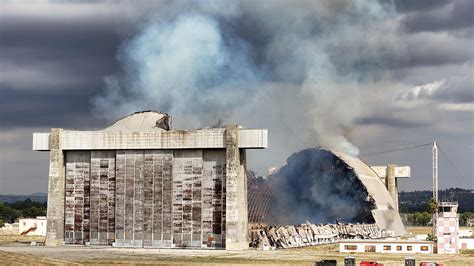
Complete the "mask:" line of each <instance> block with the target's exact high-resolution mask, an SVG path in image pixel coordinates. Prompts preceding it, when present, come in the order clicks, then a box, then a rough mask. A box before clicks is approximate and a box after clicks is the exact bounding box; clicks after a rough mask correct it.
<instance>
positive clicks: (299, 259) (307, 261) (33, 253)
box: [0, 236, 474, 266]
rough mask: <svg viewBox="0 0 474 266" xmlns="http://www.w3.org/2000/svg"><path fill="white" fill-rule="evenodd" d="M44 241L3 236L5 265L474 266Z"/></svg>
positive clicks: (456, 261)
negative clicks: (374, 264)
mask: <svg viewBox="0 0 474 266" xmlns="http://www.w3.org/2000/svg"><path fill="white" fill-rule="evenodd" d="M30 238H31V237H30ZM31 240H35V241H41V239H40V238H38V237H35V238H34V239H29V238H24V237H20V236H10V237H9V238H8V237H7V236H0V264H1V265H25V264H29V265H66V264H67V265H119V264H121V265H123V264H129V265H130V264H131V265H146V264H148V265H151V264H153V265H210V264H211V265H313V264H314V262H315V261H318V260H322V259H336V260H337V261H338V265H344V264H343V260H344V257H345V256H353V257H355V258H356V261H357V262H358V263H359V262H360V261H361V260H371V261H379V262H381V263H383V264H384V265H386V266H392V265H397V266H399V265H404V259H405V257H409V256H411V257H414V258H415V259H416V261H417V263H419V262H421V261H438V262H443V263H444V265H473V266H474V254H472V253H471V254H458V255H438V254H432V255H418V254H416V255H408V254H401V255H385V254H369V255H368V254H357V253H354V254H348V253H345V254H341V253H339V252H338V245H322V246H314V247H305V248H297V249H286V250H283V249H282V250H271V251H259V250H246V251H225V250H189V249H133V248H112V247H92V246H71V245H68V246H62V247H44V246H30V245H29V241H31Z"/></svg>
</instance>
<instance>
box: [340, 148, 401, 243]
mask: <svg viewBox="0 0 474 266" xmlns="http://www.w3.org/2000/svg"><path fill="white" fill-rule="evenodd" d="M333 153H334V154H335V155H336V156H337V157H338V158H339V159H341V160H342V161H344V162H345V163H346V164H347V165H348V166H350V167H351V168H352V169H353V170H354V172H355V173H356V174H357V176H358V177H359V179H360V181H361V182H362V183H363V184H364V186H365V187H366V189H367V192H368V193H369V195H370V196H371V197H372V198H373V200H374V201H375V206H376V209H374V210H372V215H373V217H374V220H375V222H376V223H377V225H378V226H379V228H381V229H385V230H388V231H393V232H394V233H395V235H397V236H400V235H404V234H405V233H406V232H405V227H404V226H403V223H402V220H401V218H400V214H399V213H398V211H397V210H396V208H395V207H394V206H395V203H394V202H393V200H392V197H391V196H390V193H389V192H388V190H387V189H386V188H385V185H384V184H383V182H382V180H381V179H380V177H379V176H378V175H377V174H376V173H375V171H374V170H372V168H370V166H368V165H367V164H366V163H364V162H362V161H361V160H360V159H358V158H355V157H352V156H349V155H346V154H344V153H340V152H333Z"/></svg>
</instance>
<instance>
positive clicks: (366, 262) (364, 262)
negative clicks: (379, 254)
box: [360, 261, 383, 266]
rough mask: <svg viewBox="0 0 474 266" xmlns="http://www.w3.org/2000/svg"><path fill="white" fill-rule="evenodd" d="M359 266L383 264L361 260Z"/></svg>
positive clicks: (381, 265)
mask: <svg viewBox="0 0 474 266" xmlns="http://www.w3.org/2000/svg"><path fill="white" fill-rule="evenodd" d="M360 266H383V264H382V263H378V262H376V261H361V262H360Z"/></svg>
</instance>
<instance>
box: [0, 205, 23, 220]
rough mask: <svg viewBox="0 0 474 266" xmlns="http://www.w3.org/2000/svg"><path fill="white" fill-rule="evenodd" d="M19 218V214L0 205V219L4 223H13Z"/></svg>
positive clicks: (8, 207)
mask: <svg viewBox="0 0 474 266" xmlns="http://www.w3.org/2000/svg"><path fill="white" fill-rule="evenodd" d="M19 216H20V214H19V212H18V211H17V210H15V209H13V208H11V207H10V206H6V205H5V204H3V203H0V219H2V220H3V221H4V222H7V223H13V222H15V219H17V218H18V217H19Z"/></svg>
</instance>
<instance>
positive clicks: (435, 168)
mask: <svg viewBox="0 0 474 266" xmlns="http://www.w3.org/2000/svg"><path fill="white" fill-rule="evenodd" d="M433 201H434V203H435V204H436V206H438V145H437V144H436V141H433ZM437 219H438V208H437V207H436V210H434V211H433V232H432V233H433V237H435V236H436V226H437Z"/></svg>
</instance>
